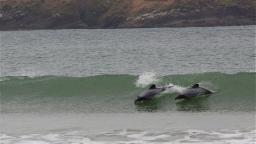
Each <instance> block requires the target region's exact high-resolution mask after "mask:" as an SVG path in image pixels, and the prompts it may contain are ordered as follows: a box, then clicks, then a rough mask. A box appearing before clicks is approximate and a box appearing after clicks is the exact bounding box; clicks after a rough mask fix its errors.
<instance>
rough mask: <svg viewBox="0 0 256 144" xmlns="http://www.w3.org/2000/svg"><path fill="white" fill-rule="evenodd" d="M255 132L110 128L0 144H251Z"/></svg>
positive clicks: (20, 138) (30, 136) (19, 138)
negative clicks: (152, 130)
mask: <svg viewBox="0 0 256 144" xmlns="http://www.w3.org/2000/svg"><path fill="white" fill-rule="evenodd" d="M255 138H256V131H255V130H252V131H239V130H220V131H206V130H196V129H191V130H187V131H174V132H151V131H140V130H131V129H124V130H113V131H106V132H102V133H87V132H82V131H66V132H55V133H47V134H28V135H20V136H11V135H6V134H2V135H0V140H1V144H55V143H56V144H58V143H62V144H182V143H186V144H190V143H200V144H228V143H232V144H254V143H255Z"/></svg>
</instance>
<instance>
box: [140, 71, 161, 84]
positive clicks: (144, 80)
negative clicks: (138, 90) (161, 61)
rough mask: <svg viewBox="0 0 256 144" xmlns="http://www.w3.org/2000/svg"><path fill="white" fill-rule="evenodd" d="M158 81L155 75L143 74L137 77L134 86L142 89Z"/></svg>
mask: <svg viewBox="0 0 256 144" xmlns="http://www.w3.org/2000/svg"><path fill="white" fill-rule="evenodd" d="M159 81H160V79H159V77H158V76H157V75H156V74H155V73H153V72H145V73H143V74H141V75H140V76H139V77H138V79H137V81H136V86H137V87H142V88H144V87H146V86H147V85H149V84H152V83H158V82H159Z"/></svg>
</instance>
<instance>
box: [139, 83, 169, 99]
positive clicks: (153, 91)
mask: <svg viewBox="0 0 256 144" xmlns="http://www.w3.org/2000/svg"><path fill="white" fill-rule="evenodd" d="M166 88H167V87H156V85H155V84H152V85H151V86H150V87H149V89H147V90H146V91H144V92H142V93H141V94H140V95H139V96H137V99H136V100H135V102H138V101H143V100H150V99H152V98H153V97H154V96H156V95H157V94H160V93H161V92H163V91H165V90H166Z"/></svg>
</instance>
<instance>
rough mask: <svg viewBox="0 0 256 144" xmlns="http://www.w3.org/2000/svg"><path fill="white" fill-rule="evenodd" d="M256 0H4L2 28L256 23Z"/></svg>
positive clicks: (0, 11) (0, 7) (0, 9)
mask: <svg viewBox="0 0 256 144" xmlns="http://www.w3.org/2000/svg"><path fill="white" fill-rule="evenodd" d="M255 8H256V1H255V0H0V30H18V29H64V28H134V27H187V26H219V25H253V24H256V16H255Z"/></svg>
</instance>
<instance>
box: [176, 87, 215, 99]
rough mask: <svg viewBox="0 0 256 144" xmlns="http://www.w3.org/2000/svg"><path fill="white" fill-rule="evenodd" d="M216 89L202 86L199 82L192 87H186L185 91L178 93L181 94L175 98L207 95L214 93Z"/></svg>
mask: <svg viewBox="0 0 256 144" xmlns="http://www.w3.org/2000/svg"><path fill="white" fill-rule="evenodd" d="M213 93H214V91H211V90H209V89H206V88H203V87H200V86H199V84H194V85H193V86H192V87H190V88H187V89H185V90H184V91H182V92H180V93H178V94H179V95H178V96H177V97H176V98H175V100H178V99H190V98H192V97H196V96H200V95H207V94H213Z"/></svg>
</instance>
